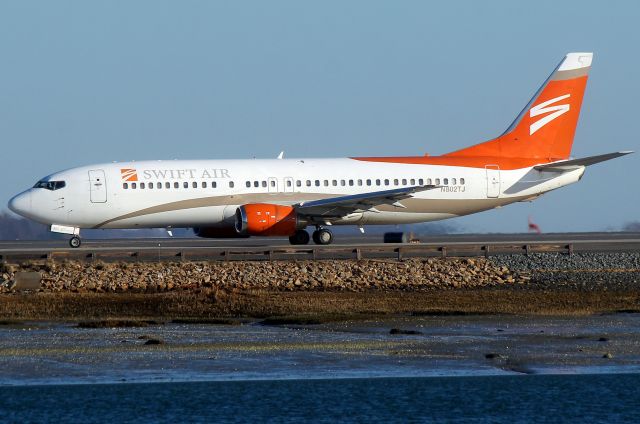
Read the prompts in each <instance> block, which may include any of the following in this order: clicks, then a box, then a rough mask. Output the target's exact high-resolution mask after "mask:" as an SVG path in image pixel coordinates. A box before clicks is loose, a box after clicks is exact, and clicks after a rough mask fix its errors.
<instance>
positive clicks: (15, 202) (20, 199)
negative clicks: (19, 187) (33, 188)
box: [8, 191, 31, 216]
mask: <svg viewBox="0 0 640 424" xmlns="http://www.w3.org/2000/svg"><path fill="white" fill-rule="evenodd" d="M8 206H9V209H11V210H12V211H13V212H15V213H17V214H18V215H22V216H26V215H27V214H29V213H30V212H31V192H29V191H25V192H24V193H20V194H18V195H17V196H14V197H13V198H12V199H11V200H9V205H8Z"/></svg>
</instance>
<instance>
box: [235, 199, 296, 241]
mask: <svg viewBox="0 0 640 424" xmlns="http://www.w3.org/2000/svg"><path fill="white" fill-rule="evenodd" d="M235 226H236V231H237V232H238V234H243V235H245V234H247V235H251V236H291V235H293V234H294V233H295V232H296V230H299V229H302V228H304V227H306V222H304V221H303V220H301V219H300V217H299V216H298V214H297V213H296V211H295V210H294V208H293V207H292V206H283V205H272V204H268V203H250V204H247V205H242V206H240V207H238V209H236V225H235Z"/></svg>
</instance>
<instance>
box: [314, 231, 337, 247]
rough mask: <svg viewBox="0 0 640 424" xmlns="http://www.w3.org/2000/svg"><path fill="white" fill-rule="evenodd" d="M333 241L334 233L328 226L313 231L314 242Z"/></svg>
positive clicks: (327, 242) (329, 242) (325, 242)
mask: <svg viewBox="0 0 640 424" xmlns="http://www.w3.org/2000/svg"><path fill="white" fill-rule="evenodd" d="M332 241H333V233H332V232H331V231H329V230H327V229H326V228H321V227H319V228H318V229H317V230H315V231H314V232H313V242H314V243H315V244H323V245H325V244H331V242H332Z"/></svg>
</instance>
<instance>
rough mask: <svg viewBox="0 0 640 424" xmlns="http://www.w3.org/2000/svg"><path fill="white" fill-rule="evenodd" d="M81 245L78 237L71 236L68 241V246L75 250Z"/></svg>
mask: <svg viewBox="0 0 640 424" xmlns="http://www.w3.org/2000/svg"><path fill="white" fill-rule="evenodd" d="M81 244H82V240H81V239H80V237H78V236H73V237H71V238H70V239H69V246H71V247H73V248H74V249H77V248H78V247H80V245H81Z"/></svg>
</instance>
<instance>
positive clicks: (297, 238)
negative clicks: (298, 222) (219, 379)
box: [289, 230, 309, 244]
mask: <svg viewBox="0 0 640 424" xmlns="http://www.w3.org/2000/svg"><path fill="white" fill-rule="evenodd" d="M289 243H291V244H307V243H309V233H308V232H307V231H306V230H298V231H296V232H295V233H294V234H293V235H292V236H291V237H289Z"/></svg>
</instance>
